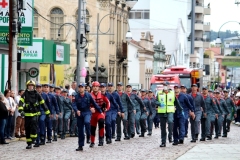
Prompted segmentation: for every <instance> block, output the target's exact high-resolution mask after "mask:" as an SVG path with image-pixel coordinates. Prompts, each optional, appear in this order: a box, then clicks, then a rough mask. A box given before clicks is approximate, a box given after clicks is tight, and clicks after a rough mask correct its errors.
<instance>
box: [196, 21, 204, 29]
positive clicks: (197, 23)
mask: <svg viewBox="0 0 240 160" xmlns="http://www.w3.org/2000/svg"><path fill="white" fill-rule="evenodd" d="M195 30H200V31H203V21H201V20H196V21H195Z"/></svg>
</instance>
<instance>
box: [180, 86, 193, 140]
mask: <svg viewBox="0 0 240 160" xmlns="http://www.w3.org/2000/svg"><path fill="white" fill-rule="evenodd" d="M181 93H184V94H185V95H186V96H187V98H188V101H189V102H190V104H191V105H192V106H193V111H195V107H194V102H193V98H192V96H190V95H189V94H187V88H186V86H185V85H181ZM183 110H184V117H185V137H188V123H189V121H188V119H189V112H190V110H189V108H188V107H186V106H183ZM192 116H194V115H192Z"/></svg>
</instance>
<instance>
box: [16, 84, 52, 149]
mask: <svg viewBox="0 0 240 160" xmlns="http://www.w3.org/2000/svg"><path fill="white" fill-rule="evenodd" d="M26 86H27V89H26V90H25V92H24V94H23V95H22V96H21V98H20V101H19V107H18V110H19V113H21V115H22V116H23V115H24V116H25V132H26V141H27V147H26V149H31V148H32V143H35V140H36V138H37V130H38V116H39V115H40V109H39V105H41V107H42V108H43V109H44V111H45V114H46V115H48V114H50V111H49V110H48V108H47V107H46V105H44V100H43V99H42V97H41V96H40V95H39V94H38V93H37V91H36V90H35V82H34V81H32V80H29V81H28V82H27V83H26Z"/></svg>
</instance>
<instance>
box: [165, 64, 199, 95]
mask: <svg viewBox="0 0 240 160" xmlns="http://www.w3.org/2000/svg"><path fill="white" fill-rule="evenodd" d="M162 74H164V75H169V74H178V75H179V78H180V82H181V84H182V85H185V86H186V88H187V89H188V92H189V91H190V88H191V85H192V84H197V85H198V87H199V89H200V90H201V88H202V81H203V78H202V77H203V71H202V69H194V68H186V67H181V66H172V67H169V68H167V69H165V70H164V71H163V72H162Z"/></svg>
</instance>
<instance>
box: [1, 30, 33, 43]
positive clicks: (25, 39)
mask: <svg viewBox="0 0 240 160" xmlns="http://www.w3.org/2000/svg"><path fill="white" fill-rule="evenodd" d="M3 28H5V29H6V30H3V29H2V27H1V29H0V44H7V40H6V39H7V38H8V33H9V31H8V30H7V29H8V27H3ZM18 45H21V46H31V45H32V31H31V29H29V31H26V30H22V31H21V33H18Z"/></svg>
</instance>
